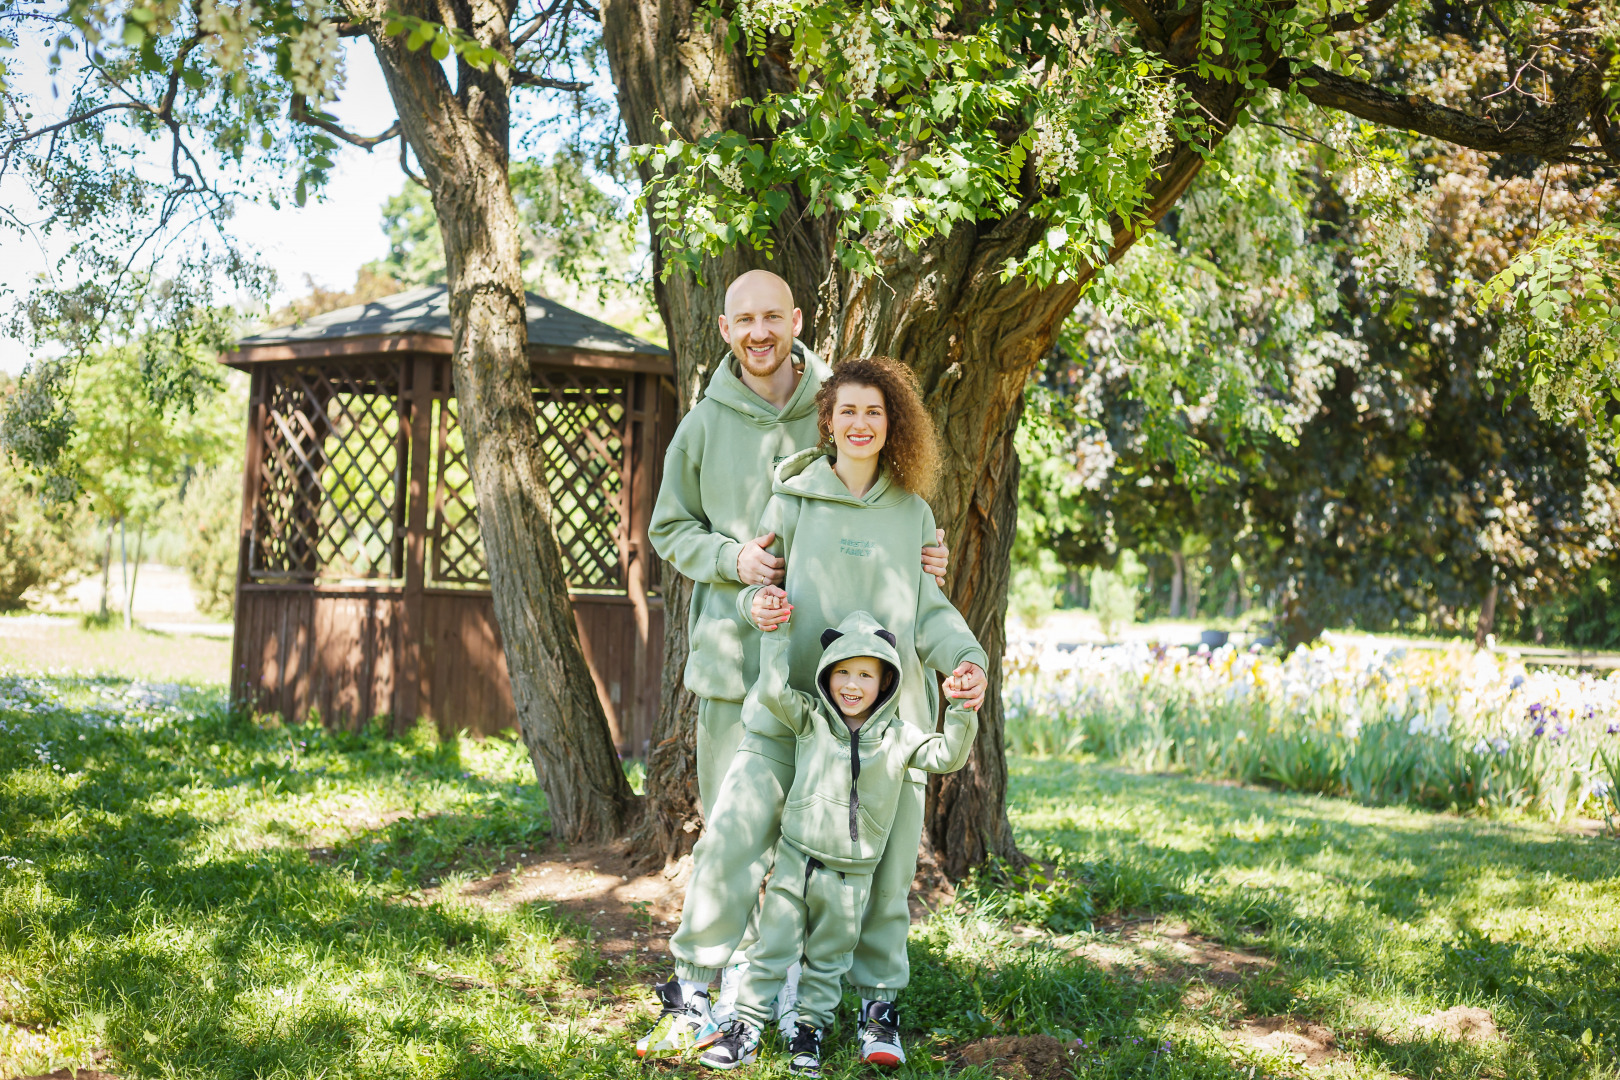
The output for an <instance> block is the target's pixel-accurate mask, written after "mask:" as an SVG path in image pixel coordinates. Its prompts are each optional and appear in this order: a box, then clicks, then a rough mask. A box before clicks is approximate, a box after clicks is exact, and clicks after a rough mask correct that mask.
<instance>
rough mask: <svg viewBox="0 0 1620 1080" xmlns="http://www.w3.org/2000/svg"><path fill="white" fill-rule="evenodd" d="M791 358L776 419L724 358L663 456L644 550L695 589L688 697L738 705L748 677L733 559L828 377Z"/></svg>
mask: <svg viewBox="0 0 1620 1080" xmlns="http://www.w3.org/2000/svg"><path fill="white" fill-rule="evenodd" d="M793 351H794V358H795V360H797V359H799V358H800V357H802V358H803V362H804V375H803V376H802V377H801V378H800V379H799V385H798V386H797V387H796V388H795V389H794V391H793V396H792V397H791V398H789V399H788V403H787V405H786V406H785V407H783V409H782V410H781V411H780V412H778V411H777V410H776V409H774V408H772V407H771V405H770V403H769V402H767V401H766V400H765V399H764V398H762V397H760V396H759V395H758V394H756V393H754V392H753V391H752V390H750V389H748V387H747V386H746V385H745V384H744V383H743V381H742V379H741V377H740V376H739V375H738V372H737V361H736V359H735V358H733V357H731V356H729V355H728V356H727V358H726V359H725V360H724V361H722V362H721V364H720V366H719V367H718V368H717V369H716V370H715V373H714V377H713V378H711V379H710V380H709V386H708V389H707V390H706V391H704V395H703V399H702V400H701V401H699V402H698V403H697V404H695V405H693V406H692V409H691V411H690V412H688V413H687V414H686V416H685V417H684V418H682V420H681V423H680V426H679V427H677V428H676V429H675V436H674V438H673V439H671V440H670V444H669V450H668V451H667V452H666V453H665V455H664V478H663V481H662V483H661V484H660V486H659V488H658V501H657V502H656V503H655V504H654V505H653V513H652V521H651V523H650V525H649V526H648V529H647V535H648V538H649V539H650V540H651V541H652V546H653V550H654V551H656V552H658V554H659V556H660V557H661V558H663V559H666V560H668V561H669V563H670V564H671V565H672V566H674V567H675V569H676V570H677V571H678V572H679V573H681V574H683V575H684V576H686V577H689V578H691V579H692V581H693V582H694V583H695V588H694V589H693V590H692V606H691V610H690V612H689V614H688V620H689V621H688V624H687V634H688V641H689V643H690V647H691V652H690V654H689V655H688V657H687V661H686V688H687V689H688V690H690V691H692V693H694V694H696V695H697V696H698V697H703V698H714V699H718V700H721V701H741V700H742V699H743V697H744V696H745V695H746V694H747V692H748V688H749V686H751V685H753V682H754V676H755V673H756V671H757V670H758V650H759V647H758V644H757V638H758V635H757V634H754V633H751V632H750V633H748V634H746V635H745V634H744V632H743V627H742V624H740V623H739V622H738V620H737V608H736V595H737V592H738V590H740V589H741V588H742V584H741V583H740V582H739V581H738V580H737V554H738V552H740V551H741V550H742V546H743V544H745V543H747V542H748V541H749V540H752V539H753V538H754V537H755V536H758V535H760V534H759V530H758V525H759V519H760V515H761V514H762V513H763V511H764V509H765V503H766V501H767V500H769V498H770V496H771V474H772V471H773V470H774V469H775V467H776V465H777V463H778V462H780V461H782V460H783V459H784V458H786V457H787V456H788V455H790V454H793V453H795V452H796V451H798V450H801V449H803V448H804V447H807V446H814V445H815V444H816V442H817V441H818V439H819V435H818V433H817V431H816V401H815V399H816V391H817V390H818V389H820V387H821V380H822V379H824V378H826V377H827V375H828V374H829V369H828V368H827V366H826V365H825V364H823V363H822V362H821V359H820V358H819V357H817V356H816V354H815V353H813V352H811V351H810V350H809V349H806V348H804V346H803V345H801V344H800V343H799V342H797V341H795V342H794V343H793ZM705 465H707V469H705ZM932 535H933V534H932V533H930V534H929V536H930V540H929V543H933V540H932ZM912 557H913V559H914V560H915V559H916V552H913V553H912Z"/></svg>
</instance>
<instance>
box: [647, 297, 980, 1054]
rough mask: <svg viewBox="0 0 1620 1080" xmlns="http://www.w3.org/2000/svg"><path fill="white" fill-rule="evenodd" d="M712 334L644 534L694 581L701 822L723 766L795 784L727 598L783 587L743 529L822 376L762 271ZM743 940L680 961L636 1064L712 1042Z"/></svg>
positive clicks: (755, 645)
mask: <svg viewBox="0 0 1620 1080" xmlns="http://www.w3.org/2000/svg"><path fill="white" fill-rule="evenodd" d="M719 323H720V336H721V337H722V338H724V339H725V341H726V343H727V344H728V345H729V346H731V355H730V356H729V357H727V358H726V359H725V360H724V361H722V363H721V364H720V365H719V368H718V369H717V370H716V371H715V373H714V376H713V377H712V378H711V379H710V380H709V385H708V387H707V388H706V389H705V390H704V394H703V398H702V400H700V401H698V402H697V403H695V404H694V405H693V406H692V408H691V410H690V411H689V412H688V413H687V414H686V416H685V417H684V418H682V420H681V423H680V426H679V427H677V428H676V429H675V436H674V438H673V439H671V440H670V444H669V450H668V451H667V453H666V454H665V457H664V478H663V483H662V485H661V486H660V488H659V491H658V501H657V503H656V504H655V505H654V507H653V514H652V523H651V525H650V527H649V529H648V534H649V537H650V539H651V540H652V546H653V550H655V551H657V552H658V554H659V556H660V557H662V558H663V559H665V560H667V561H668V562H669V563H670V565H672V566H674V567H675V569H676V570H677V571H679V572H680V573H681V574H683V575H685V576H686V577H688V578H691V579H692V582H693V589H692V605H691V610H690V612H689V615H688V621H687V640H688V642H689V645H690V652H689V654H688V656H687V661H686V671H685V682H686V688H687V689H688V690H690V691H691V692H692V693H693V694H695V695H696V696H697V699H698V721H697V777H698V797H699V799H700V800H701V802H702V804H703V814H704V818H705V820H708V819H710V817H711V814H712V811H713V810H714V804H715V799H716V797H717V796H718V795H719V792H720V788H721V783H722V781H724V780H725V778H726V773H727V771H728V770H729V769H730V768H731V766H732V762H733V760H734V759H736V761H737V766H738V768H739V769H741V770H744V771H746V772H747V773H748V774H750V775H756V774H757V776H758V778H759V779H760V780H761V781H763V782H765V783H766V785H767V786H778V785H779V786H780V787H781V789H782V790H783V791H786V790H787V788H788V787H791V786H792V780H793V759H792V753H791V748H790V749H789V751H788V753H787V755H786V758H787V760H785V761H784V760H779V758H781V757H782V756H783V754H782V751H781V750H780V748H779V747H778V746H777V744H776V743H775V742H774V741H772V740H769V739H759V740H754V739H749V738H745V732H744V730H743V722H742V704H743V698H744V697H745V696H746V695H747V693H748V689H749V687H751V686H752V685H753V683H754V679H755V678H756V676H757V675H758V673H759V637H758V632H757V631H755V630H754V629H753V628H752V627H750V626H747V625H746V624H745V623H743V621H742V620H741V617H740V616H739V614H738V611H737V595H738V593H740V592H741V591H742V589H743V588H744V586H747V585H779V584H781V583H782V580H783V575H784V570H785V567H784V563H783V561H782V560H781V559H780V558H777V557H775V556H773V555H771V554H770V552H769V551H768V550H767V548H769V546H770V544H771V543H772V541H773V540H774V539H775V537H774V535H772V534H770V533H767V534H765V535H763V536H755V535H754V530H755V529H756V528H757V527H758V525H759V520H760V518H761V516H763V514H764V512H765V504H766V502H768V501H769V500H770V497H771V481H772V479H773V478H774V474H775V471H776V465H777V464H778V463H779V462H781V461H782V459H783V458H786V457H788V456H789V455H791V454H793V453H795V452H797V451H799V450H803V449H806V448H808V447H811V446H814V445H816V443H817V442H819V441H820V433H819V432H818V431H817V429H816V407H815V397H816V391H817V390H818V389H819V388H820V386H821V380H822V379H823V378H824V377H826V376H827V375H828V374H829V373H830V371H829V369H828V368H827V366H826V365H825V364H823V363H822V361H821V359H820V358H819V357H817V356H816V355H815V354H814V353H812V352H811V351H810V350H809V349H807V348H805V347H804V345H803V343H801V342H799V341H797V340H796V338H797V336H798V334H799V332H800V331H801V330H802V329H803V327H804V316H803V314H802V313H801V312H800V310H799V309H798V308H797V307H795V306H794V305H793V291H792V290H791V289H789V288H788V284H787V282H786V281H783V280H782V279H781V278H780V277H778V276H777V275H775V274H773V273H771V272H770V271H768V270H750V271H748V272H747V273H745V274H743V275H742V276H740V277H738V278H737V280H735V281H733V282H732V283H731V285H730V287H729V288H727V289H726V305H725V314H723V315H721V316H720V319H719ZM948 556H949V553H948V552H947V551H946V549H945V547H944V534H943V533H941V534H940V545H939V546H936V547H927V548H923V549H922V560H923V567H924V569H926V570H927V571H928V572H929V573H931V574H934V575H935V576H936V577H938V578H939V579H940V581H941V584H943V582H944V575H945V570H946V562H947V559H948ZM759 824H760V835H758V836H750V837H748V838H746V839H744V838H738V839H739V841H740V842H742V843H743V844H744V845H745V846H747V847H748V848H749V849H750V850H752V849H754V848H755V847H758V848H759V850H760V852H761V857H766V858H768V852H769V851H770V850H771V849H772V848H774V846H775V837H774V835H772V834H771V830H772V829H774V828H775V823H772V822H761V823H759ZM719 839H720V838H718V837H717V838H716V840H719ZM755 900H756V897H755V896H748V897H745V898H736V897H703V896H691V895H689V896H688V899H687V905H688V908H691V907H692V905H693V904H694V903H696V904H698V905H699V906H705V905H708V906H709V907H710V908H711V910H713V909H719V908H723V909H725V912H726V914H727V915H728V916H735V917H736V918H738V919H750V926H751V925H752V923H751V915H752V912H753V906H754V903H755ZM739 905H743V906H742V907H741V908H740V909H739ZM734 909H737V910H734ZM728 921H730V920H729V919H728ZM723 936H724V935H722V937H723ZM751 937H752V933H751V931H750V932H749V933H748V934H746V935H745V938H744V940H743V941H742V943H741V944H740V945H738V946H737V947H736V949H735V951H734V952H732V951H731V950H730V949H724V950H722V951H725V952H727V953H728V954H729V955H727V956H718V955H714V954H713V948H711V949H709V950H707V951H703V950H699V953H698V954H694V956H691V957H687V958H684V962H683V963H681V964H680V966H679V967H678V968H677V972H678V973H679V974H681V975H682V977H683V979H684V980H685V981H684V982H682V981H681V980H678V979H672V980H671V981H670V982H668V983H666V984H663V985H661V986H659V987H658V995H659V998H660V999H661V1001H662V1004H663V1007H664V1014H663V1016H661V1017H660V1022H659V1023H658V1025H656V1026H655V1027H654V1028H653V1031H652V1032H651V1033H650V1034H649V1035H648V1036H647V1037H646V1038H644V1039H642V1040H641V1041H639V1042H638V1043H637V1046H636V1050H637V1053H640V1054H649V1053H651V1054H657V1053H663V1052H666V1051H670V1050H684V1049H688V1048H690V1047H692V1046H698V1045H703V1044H704V1043H705V1042H706V1041H709V1040H711V1039H712V1038H713V1037H714V1036H715V1035H716V1034H717V1030H718V1025H717V1024H716V1023H715V1018H714V1017H712V1016H711V1015H710V1008H709V1000H708V993H707V989H706V988H707V985H708V984H709V983H710V982H712V981H713V979H714V977H715V974H716V973H717V972H718V971H719V970H720V969H721V968H722V967H728V968H730V971H729V972H728V978H727V979H726V984H727V987H728V988H729V987H730V986H732V985H734V984H735V971H736V966H737V965H738V964H740V963H741V962H742V960H743V955H744V953H745V952H746V949H747V946H748V945H749V944H750V940H749V939H751ZM720 939H721V938H717V939H716V940H720ZM673 947H674V945H673V943H672V948H673ZM677 958H678V960H680V959H682V958H680V957H679V956H677ZM902 961H903V958H902ZM720 1011H721V1013H722V1015H721V1017H720V1018H721V1019H724V1015H723V1012H724V1010H723V1009H722V1010H720Z"/></svg>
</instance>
